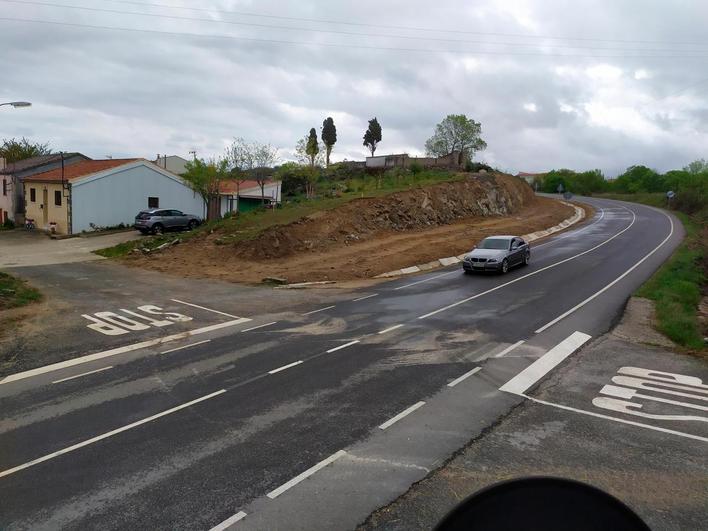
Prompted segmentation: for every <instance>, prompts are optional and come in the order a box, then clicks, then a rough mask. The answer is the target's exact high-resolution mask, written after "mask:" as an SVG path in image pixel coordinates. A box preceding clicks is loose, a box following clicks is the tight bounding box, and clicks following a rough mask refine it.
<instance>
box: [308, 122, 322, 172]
mask: <svg viewBox="0 0 708 531" xmlns="http://www.w3.org/2000/svg"><path fill="white" fill-rule="evenodd" d="M319 152H320V144H319V142H318V141H317V131H315V128H314V127H313V128H312V129H310V134H309V136H308V137H307V145H306V146H305V153H306V154H307V156H308V157H309V159H310V168H314V167H315V158H317V154H318V153H319Z"/></svg>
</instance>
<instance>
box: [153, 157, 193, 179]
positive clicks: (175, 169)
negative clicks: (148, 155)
mask: <svg viewBox="0 0 708 531" xmlns="http://www.w3.org/2000/svg"><path fill="white" fill-rule="evenodd" d="M187 162H189V161H188V160H187V159H183V158H182V157H180V156H179V155H158V156H157V158H156V159H155V160H154V161H153V163H154V164H155V165H156V166H159V167H160V168H162V169H163V170H167V171H169V172H172V173H174V174H175V175H182V174H183V173H185V172H186V171H187Z"/></svg>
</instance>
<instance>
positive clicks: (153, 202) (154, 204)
mask: <svg viewBox="0 0 708 531" xmlns="http://www.w3.org/2000/svg"><path fill="white" fill-rule="evenodd" d="M148 208H160V198H159V197H148Z"/></svg>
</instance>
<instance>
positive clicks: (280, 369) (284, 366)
mask: <svg viewBox="0 0 708 531" xmlns="http://www.w3.org/2000/svg"><path fill="white" fill-rule="evenodd" d="M301 363H302V360H298V361H294V362H292V363H288V364H287V365H283V366H282V367H278V368H277V369H273V370H271V371H268V374H275V373H278V372H280V371H284V370H287V369H290V368H291V367H295V366H296V365H300V364H301Z"/></svg>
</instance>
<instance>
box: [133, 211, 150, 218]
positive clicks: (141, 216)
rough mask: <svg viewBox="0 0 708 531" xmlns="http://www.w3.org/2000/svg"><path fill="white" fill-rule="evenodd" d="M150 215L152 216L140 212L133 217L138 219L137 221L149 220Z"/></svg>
mask: <svg viewBox="0 0 708 531" xmlns="http://www.w3.org/2000/svg"><path fill="white" fill-rule="evenodd" d="M151 215H152V214H150V212H141V213H140V214H138V215H137V216H135V217H136V218H138V219H150V216H151Z"/></svg>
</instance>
